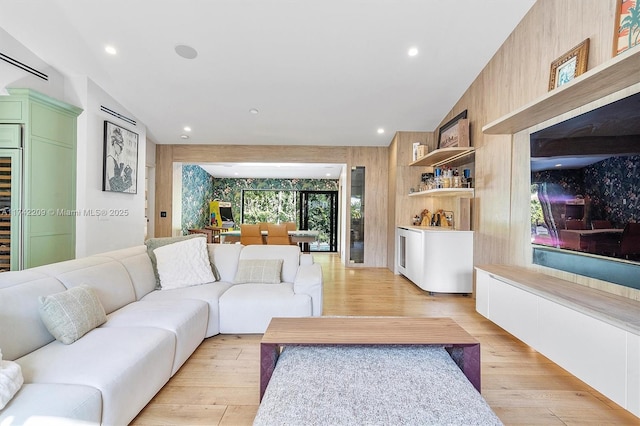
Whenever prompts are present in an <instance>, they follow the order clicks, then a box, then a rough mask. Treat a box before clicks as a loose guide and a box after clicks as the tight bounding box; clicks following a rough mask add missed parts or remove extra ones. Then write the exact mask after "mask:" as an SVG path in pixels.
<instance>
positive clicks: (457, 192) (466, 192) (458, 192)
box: [409, 188, 473, 198]
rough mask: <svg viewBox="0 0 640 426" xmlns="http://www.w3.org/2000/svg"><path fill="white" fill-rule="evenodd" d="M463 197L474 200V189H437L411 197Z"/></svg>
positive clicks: (413, 193) (413, 194) (412, 194)
mask: <svg viewBox="0 0 640 426" xmlns="http://www.w3.org/2000/svg"><path fill="white" fill-rule="evenodd" d="M426 196H429V197H461V198H473V188H437V189H429V190H427V191H420V192H412V193H411V194H409V197H426Z"/></svg>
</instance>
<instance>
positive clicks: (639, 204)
mask: <svg viewBox="0 0 640 426" xmlns="http://www.w3.org/2000/svg"><path fill="white" fill-rule="evenodd" d="M639 172H640V156H639V155H633V156H625V157H611V158H609V159H607V160H603V161H599V162H597V163H594V164H592V165H590V166H587V167H585V168H583V169H581V170H550V171H543V172H534V173H532V174H531V183H542V182H546V183H547V187H548V188H549V193H550V196H551V197H553V199H552V200H550V201H552V202H554V201H555V202H562V203H564V201H565V200H567V199H572V198H573V197H574V196H575V195H577V194H580V195H583V196H585V197H589V199H590V202H591V204H590V209H589V213H588V219H589V220H594V219H602V220H610V221H611V222H612V223H613V224H614V225H616V226H617V227H620V228H622V227H624V225H625V224H626V223H627V222H640V176H639V175H638V174H639Z"/></svg>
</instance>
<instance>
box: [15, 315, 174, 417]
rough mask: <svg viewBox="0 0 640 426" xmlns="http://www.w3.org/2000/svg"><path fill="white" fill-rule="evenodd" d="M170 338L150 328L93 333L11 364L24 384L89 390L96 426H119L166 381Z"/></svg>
mask: <svg viewBox="0 0 640 426" xmlns="http://www.w3.org/2000/svg"><path fill="white" fill-rule="evenodd" d="M175 350H176V339H175V335H174V334H173V333H172V332H170V331H168V330H163V329H161V328H155V327H106V328H105V327H98V328H96V329H93V330H91V331H90V332H89V333H87V334H86V335H85V336H84V337H83V338H82V339H79V340H78V341H76V342H75V343H74V344H73V345H64V344H62V343H60V342H58V341H53V342H51V343H50V344H48V345H46V346H44V347H42V348H40V349H38V350H36V351H34V352H31V353H30V354H28V355H25V356H23V357H22V358H19V359H17V360H16V362H17V363H19V364H20V366H21V367H22V374H23V376H24V381H25V383H67V384H75V385H85V386H91V387H94V388H96V389H98V390H99V391H100V393H101V394H102V424H103V425H125V424H129V423H130V422H131V420H133V419H134V418H135V416H136V415H137V414H138V412H139V411H140V409H141V408H142V407H144V406H145V405H146V404H147V403H148V402H149V401H150V400H151V398H153V396H154V395H155V394H156V393H157V392H158V391H159V390H160V389H161V388H162V386H164V384H165V383H166V382H167V381H168V380H169V378H170V376H171V367H172V364H173V355H174V353H175Z"/></svg>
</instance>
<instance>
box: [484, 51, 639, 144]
mask: <svg viewBox="0 0 640 426" xmlns="http://www.w3.org/2000/svg"><path fill="white" fill-rule="evenodd" d="M638 70H640V49H638V48H636V49H630V50H627V51H626V52H623V53H621V54H620V55H618V56H616V57H615V58H613V59H611V60H610V61H607V62H605V63H604V64H601V65H599V66H597V67H595V68H593V69H591V70H589V71H587V72H586V73H584V74H582V75H580V76H578V77H576V78H575V79H573V80H572V81H570V82H569V83H567V84H564V85H562V86H560V87H559V88H557V89H554V90H552V91H550V92H549V93H547V94H546V95H544V96H542V97H540V98H538V99H536V100H535V101H533V102H531V103H529V104H527V105H525V106H523V107H521V108H519V109H516V110H515V111H513V112H511V113H509V114H507V115H505V116H503V117H501V118H499V119H497V120H495V121H493V122H491V123H489V124H487V125H485V126H484V127H483V128H482V131H483V133H485V134H490V135H504V134H514V133H518V132H520V131H522V130H525V129H528V128H529V127H532V126H535V125H536V124H539V123H542V122H544V121H546V120H549V119H551V118H553V117H556V116H558V115H560V114H564V113H566V112H568V111H571V110H573V109H575V108H578V107H581V106H583V105H586V104H588V103H590V102H593V101H596V100H598V99H601V98H603V97H605V96H608V95H611V94H613V93H615V92H617V91H619V90H622V89H625V88H627V87H629V86H632V85H634V84H636V83H639V82H640V72H639V71H638Z"/></svg>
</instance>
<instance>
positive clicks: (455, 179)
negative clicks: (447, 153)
mask: <svg viewBox="0 0 640 426" xmlns="http://www.w3.org/2000/svg"><path fill="white" fill-rule="evenodd" d="M452 186H453V187H454V188H461V187H462V184H461V183H460V174H459V173H458V169H455V170H454V171H453V185H452Z"/></svg>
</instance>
